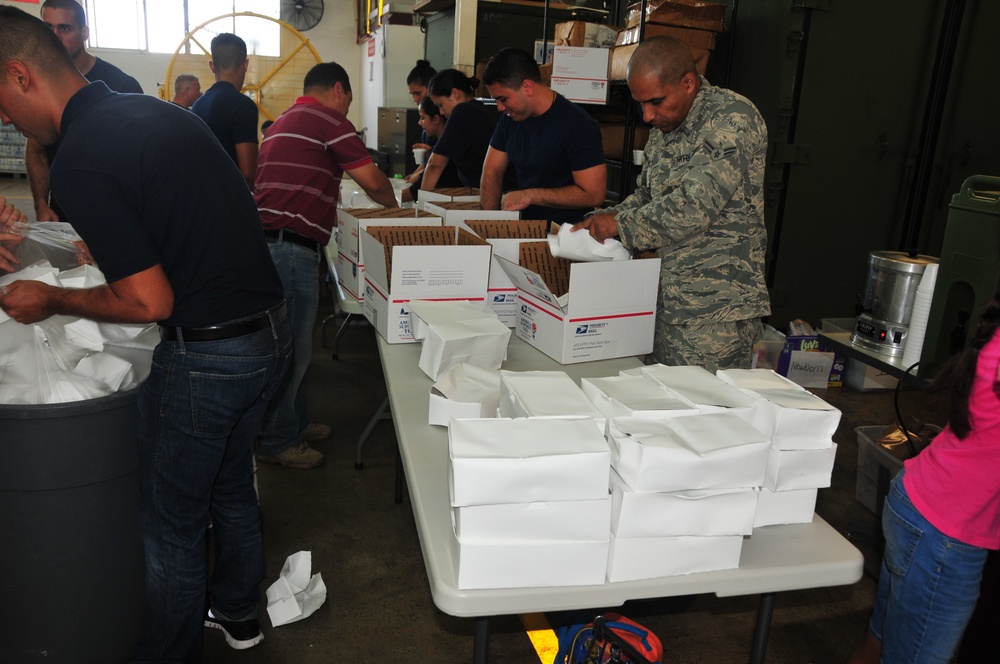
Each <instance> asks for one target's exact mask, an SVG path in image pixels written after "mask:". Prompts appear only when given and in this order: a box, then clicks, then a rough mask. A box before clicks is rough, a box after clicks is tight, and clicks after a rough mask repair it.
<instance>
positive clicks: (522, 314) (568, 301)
mask: <svg viewBox="0 0 1000 664" xmlns="http://www.w3.org/2000/svg"><path fill="white" fill-rule="evenodd" d="M520 252H521V256H520V258H521V261H520V263H521V264H520V265H519V264H517V263H513V262H511V261H509V260H506V259H504V258H502V257H498V258H497V263H498V264H499V265H500V267H501V268H502V269H503V271H504V272H506V273H507V276H508V277H510V280H511V281H512V282H513V283H514V285H516V286H517V291H518V292H517V296H518V299H519V303H518V313H517V324H516V325H515V327H514V334H516V335H517V336H518V337H520V338H521V339H523V340H524V341H526V342H527V343H529V344H530V345H532V346H534V347H535V348H537V349H538V350H540V351H542V352H543V353H545V354H546V355H548V356H549V357H551V358H552V359H554V360H555V361H557V362H559V363H560V364H574V363H577V362H590V361H592V360H606V359H610V358H615V357H628V356H634V355H645V354H647V353H649V352H651V351H652V350H653V333H654V331H655V327H656V300H657V290H658V288H659V282H660V259H659V258H644V259H639V260H628V261H604V262H600V263H572V262H570V261H566V260H564V259H561V258H555V257H554V256H552V254H551V253H550V252H549V250H548V247H544V248H538V247H536V243H522V244H521V247H520ZM530 254H534V255H533V256H532V255H530ZM526 259H528V260H526ZM533 263H534V264H537V265H539V266H540V267H541V268H544V269H546V270H547V269H548V268H549V267H554V268H557V271H558V268H560V267H562V272H564V273H568V280H567V284H566V285H565V286H564V287H562V288H560V287H559V286H558V285H553V287H550V286H549V285H547V282H546V279H544V278H543V277H542V276H541V274H540V273H539V272H538V271H536V270H532V269H531V268H530V267H529V266H530V265H532V264H533ZM563 288H565V291H564V292H565V294H562V295H560V296H557V294H556V291H562V290H563Z"/></svg>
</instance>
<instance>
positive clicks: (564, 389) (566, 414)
mask: <svg viewBox="0 0 1000 664" xmlns="http://www.w3.org/2000/svg"><path fill="white" fill-rule="evenodd" d="M499 415H500V417H512V418H525V417H530V418H573V419H581V418H582V419H586V420H589V421H591V422H593V423H594V424H595V426H596V427H597V431H598V432H600V433H601V434H602V435H603V433H604V427H605V424H606V418H605V417H604V415H603V414H602V413H601V411H599V410H598V409H597V408H596V407H595V406H594V404H592V403H591V402H590V400H589V399H587V396H586V395H585V394H584V393H583V390H581V389H580V388H579V387H578V386H577V384H576V383H575V382H573V379H572V378H570V377H569V376H567V375H566V374H565V373H563V372H562V371H501V372H500V409H499Z"/></svg>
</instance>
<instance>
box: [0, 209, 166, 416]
mask: <svg viewBox="0 0 1000 664" xmlns="http://www.w3.org/2000/svg"><path fill="white" fill-rule="evenodd" d="M60 226H66V225H65V224H61V225H60ZM50 234H51V232H50ZM66 236H67V238H68V239H67V241H69V239H71V238H72V237H75V235H69V234H68V233H67V234H66ZM28 237H29V238H31V236H30V235H29V236H28ZM24 245H25V248H28V247H29V246H30V240H25V241H24ZM26 253H27V252H24V253H22V258H23V256H24V255H25V254H26ZM65 262H66V261H63V264H65ZM21 280H37V281H40V282H42V283H45V284H48V285H50V286H57V287H65V288H91V287H94V286H99V285H102V284H104V283H105V280H104V275H102V274H101V273H100V271H99V270H97V268H95V267H92V266H90V265H83V266H78V267H72V268H69V269H64V270H61V271H60V270H59V269H57V268H56V267H53V265H52V264H51V263H50V262H49V261H48V260H44V259H43V260H39V261H37V262H34V263H32V264H30V265H25V266H24V267H22V268H21V269H19V270H17V271H16V272H13V273H10V274H5V275H4V276H3V277H0V286H4V285H7V284H10V283H13V282H15V281H21ZM158 342H159V336H158V335H157V333H156V326H155V325H116V324H109V323H96V322H94V321H91V320H87V319H84V318H77V317H72V316H52V317H51V318H48V319H45V320H42V321H39V322H38V323H35V324H33V325H22V324H20V323H18V322H16V321H14V320H12V319H10V318H9V317H8V316H7V315H6V314H5V313H4V312H3V310H2V309H0V403H2V404H19V405H33V404H53V403H67V402H72V401H83V400H87V399H96V398H99V397H102V396H107V395H109V394H113V393H115V392H118V391H124V390H128V389H132V388H134V387H136V386H137V385H138V384H139V383H141V382H142V381H143V380H145V378H146V376H147V375H148V374H149V368H150V364H151V361H152V349H153V347H154V346H155V345H156V343H158Z"/></svg>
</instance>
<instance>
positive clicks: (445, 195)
mask: <svg viewBox="0 0 1000 664" xmlns="http://www.w3.org/2000/svg"><path fill="white" fill-rule="evenodd" d="M417 201H418V202H419V203H436V202H441V203H446V202H447V203H451V202H457V203H478V202H479V189H478V188H476V187H442V188H440V189H421V190H420V191H418V192H417Z"/></svg>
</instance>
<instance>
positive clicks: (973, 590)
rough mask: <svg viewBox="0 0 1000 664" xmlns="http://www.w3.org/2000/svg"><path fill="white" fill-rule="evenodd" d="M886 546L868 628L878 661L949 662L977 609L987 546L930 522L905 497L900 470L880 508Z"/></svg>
mask: <svg viewBox="0 0 1000 664" xmlns="http://www.w3.org/2000/svg"><path fill="white" fill-rule="evenodd" d="M882 530H883V531H884V534H885V553H884V554H883V556H882V572H881V575H880V576H879V583H878V597H877V598H876V600H875V609H874V611H873V612H872V617H871V621H870V622H869V625H868V627H869V629H870V630H871V633H872V635H873V636H874V637H875V638H876V639H878V640H879V641H881V642H882V664H925V663H926V664H929V663H931V662H940V663H941V664H947V663H948V662H949V661H950V660H951V658H952V656H953V654H954V653H955V651H956V650H957V648H958V645H959V643H960V642H961V640H962V633H963V632H964V631H965V626H966V624H968V622H969V618H971V617H972V612H973V610H974V609H975V608H976V599H977V598H978V597H979V583H980V579H981V578H982V573H983V565H984V564H985V563H986V554H987V551H986V549H981V548H979V547H975V546H970V545H968V544H963V543H962V542H960V541H958V540H956V539H954V538H951V537H948V536H947V535H944V534H943V533H941V532H940V531H939V530H938V529H937V528H935V527H934V526H933V525H931V523H930V522H929V521H927V519H925V518H924V517H923V516H921V514H920V512H918V511H917V509H916V508H915V507H914V506H913V503H911V502H910V499H909V497H908V496H907V495H906V490H905V488H904V487H903V473H899V474H898V475H897V476H896V477H895V479H893V481H892V485H891V486H890V488H889V495H888V496H886V499H885V509H884V510H883V512H882Z"/></svg>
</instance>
